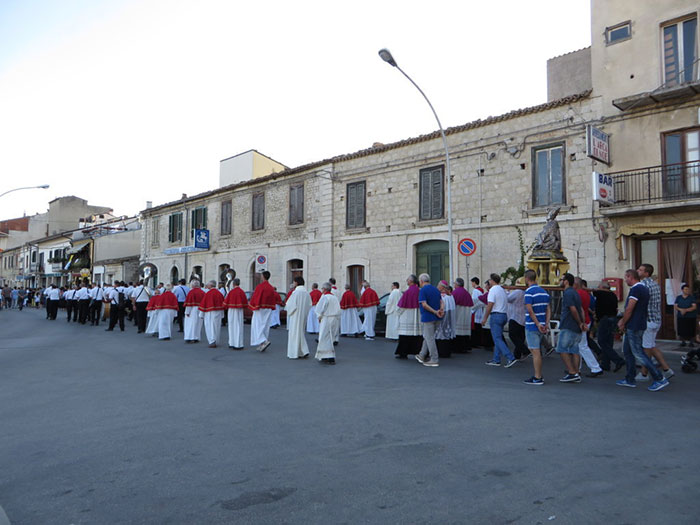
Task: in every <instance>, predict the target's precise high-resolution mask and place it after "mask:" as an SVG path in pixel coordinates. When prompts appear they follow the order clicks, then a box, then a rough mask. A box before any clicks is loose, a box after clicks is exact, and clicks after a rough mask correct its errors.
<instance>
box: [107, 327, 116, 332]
mask: <svg viewBox="0 0 700 525" xmlns="http://www.w3.org/2000/svg"><path fill="white" fill-rule="evenodd" d="M113 331H114V329H113V328H106V329H105V332H113Z"/></svg>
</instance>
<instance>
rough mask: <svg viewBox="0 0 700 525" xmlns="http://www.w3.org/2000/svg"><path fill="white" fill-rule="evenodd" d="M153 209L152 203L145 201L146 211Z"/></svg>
mask: <svg viewBox="0 0 700 525" xmlns="http://www.w3.org/2000/svg"><path fill="white" fill-rule="evenodd" d="M150 208H153V201H146V209H147V210H148V209H150Z"/></svg>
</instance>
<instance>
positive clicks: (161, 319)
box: [158, 308, 177, 339]
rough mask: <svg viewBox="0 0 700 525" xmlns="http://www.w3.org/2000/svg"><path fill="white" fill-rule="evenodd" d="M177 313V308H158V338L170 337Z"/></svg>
mask: <svg viewBox="0 0 700 525" xmlns="http://www.w3.org/2000/svg"><path fill="white" fill-rule="evenodd" d="M176 315H177V311H176V310H170V309H169V308H163V309H162V310H158V339H169V338H170V335H171V332H172V329H173V319H175V316H176Z"/></svg>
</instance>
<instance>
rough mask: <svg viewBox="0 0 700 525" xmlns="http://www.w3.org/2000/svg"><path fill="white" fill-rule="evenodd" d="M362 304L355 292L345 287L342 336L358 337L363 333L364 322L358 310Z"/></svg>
mask: <svg viewBox="0 0 700 525" xmlns="http://www.w3.org/2000/svg"><path fill="white" fill-rule="evenodd" d="M359 307H360V303H359V301H358V300H357V297H356V296H355V292H353V291H352V290H351V289H350V285H349V284H346V285H345V293H344V294H343V297H342V299H341V300H340V309H341V310H342V313H341V314H340V333H341V335H351V336H353V337H357V336H358V335H359V334H360V333H361V332H362V321H360V313H359V311H358V308H359Z"/></svg>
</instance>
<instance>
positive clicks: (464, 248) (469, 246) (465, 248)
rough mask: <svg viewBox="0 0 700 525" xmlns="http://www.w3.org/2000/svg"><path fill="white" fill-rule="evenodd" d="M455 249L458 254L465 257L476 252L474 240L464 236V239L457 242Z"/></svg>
mask: <svg viewBox="0 0 700 525" xmlns="http://www.w3.org/2000/svg"><path fill="white" fill-rule="evenodd" d="M457 250H458V251H459V253H460V254H462V255H464V256H465V257H469V256H470V255H474V254H475V253H476V242H475V241H474V240H473V239H469V238H466V237H465V238H464V239H462V240H461V241H459V244H458V245H457Z"/></svg>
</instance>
